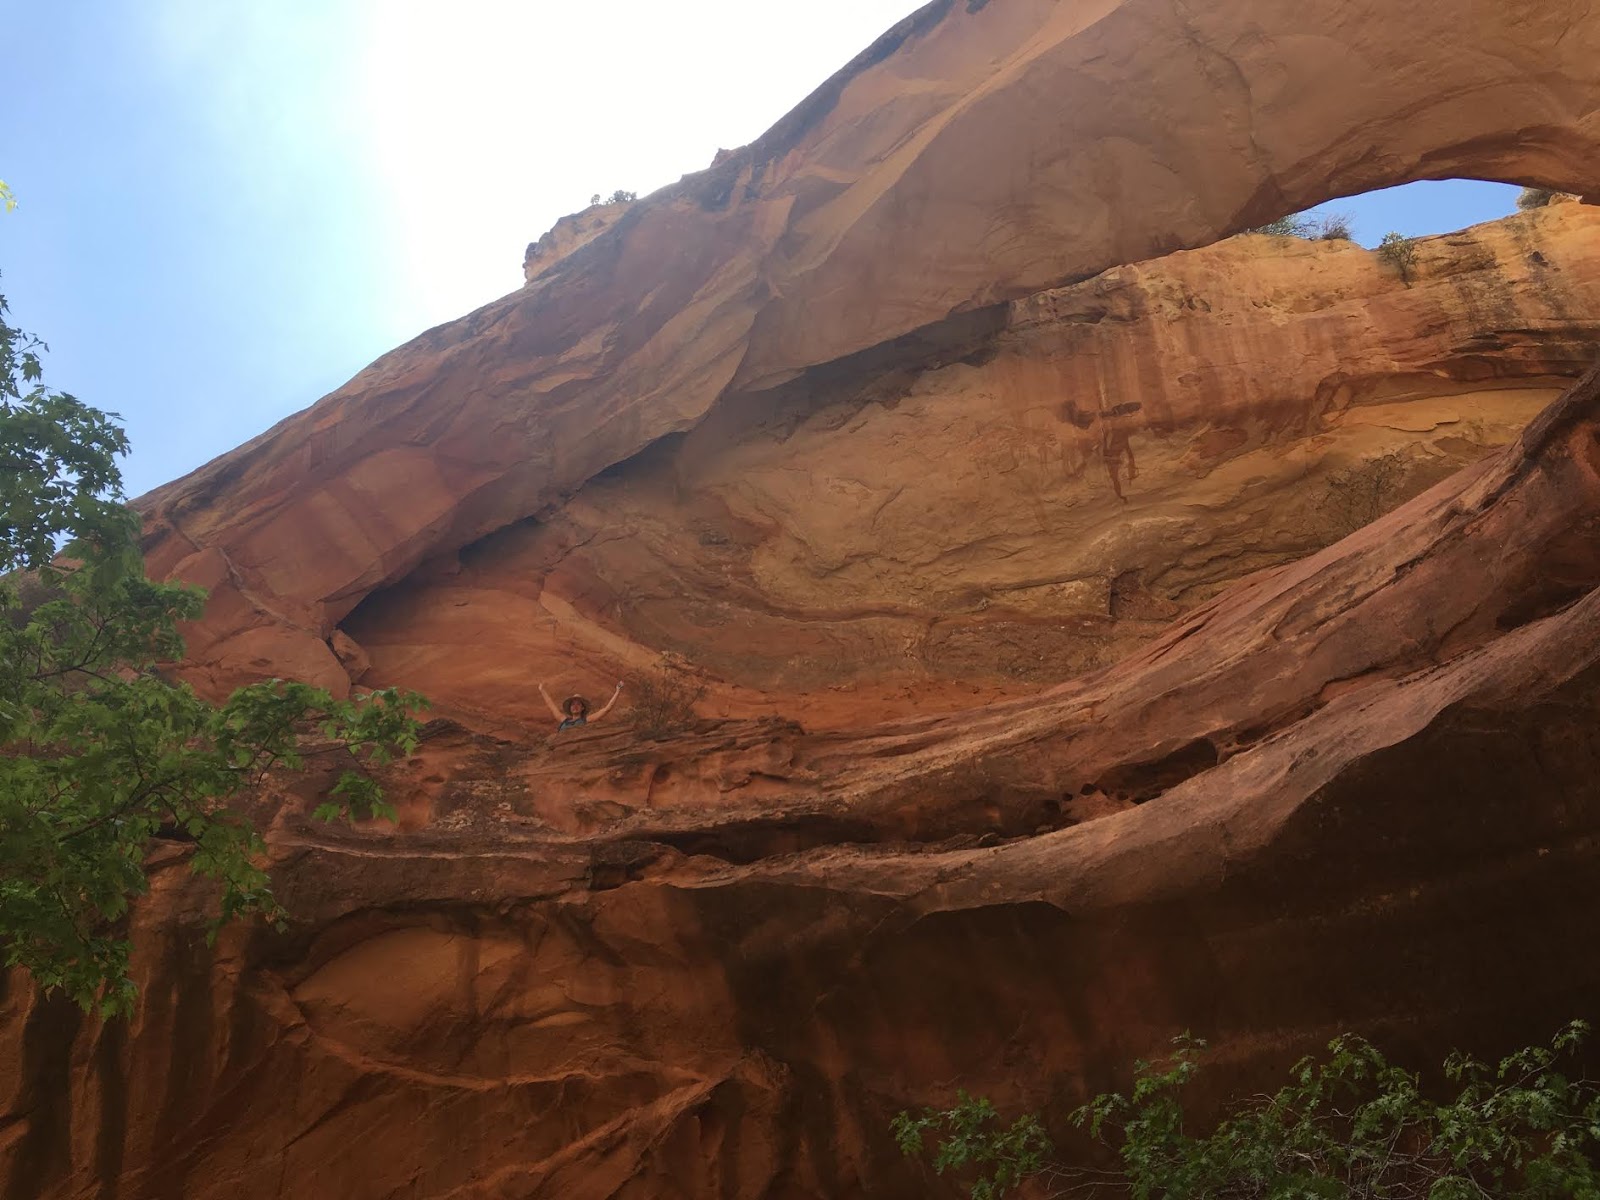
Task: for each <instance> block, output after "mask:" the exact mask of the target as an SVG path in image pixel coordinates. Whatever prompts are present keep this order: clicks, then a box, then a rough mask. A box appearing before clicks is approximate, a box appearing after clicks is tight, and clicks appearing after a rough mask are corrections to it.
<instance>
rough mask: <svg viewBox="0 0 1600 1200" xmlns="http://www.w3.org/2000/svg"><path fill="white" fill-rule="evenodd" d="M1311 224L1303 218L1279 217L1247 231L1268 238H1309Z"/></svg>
mask: <svg viewBox="0 0 1600 1200" xmlns="http://www.w3.org/2000/svg"><path fill="white" fill-rule="evenodd" d="M1311 229H1312V222H1311V221H1310V220H1309V219H1308V218H1306V217H1303V216H1288V217H1279V218H1278V219H1277V220H1276V221H1268V222H1267V223H1266V224H1265V225H1258V226H1256V227H1255V228H1254V229H1251V230H1249V231H1248V232H1250V233H1263V234H1266V235H1267V236H1269V237H1297V238H1303V237H1309V236H1310V234H1311Z"/></svg>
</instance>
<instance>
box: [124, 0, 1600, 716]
mask: <svg viewBox="0 0 1600 1200" xmlns="http://www.w3.org/2000/svg"><path fill="white" fill-rule="evenodd" d="M1468 10H1470V11H1468ZM1422 48H1426V49H1425V50H1423V49H1422ZM1597 63H1600V27H1597V24H1596V22H1594V21H1593V20H1591V19H1587V18H1584V17H1582V16H1581V15H1580V9H1579V6H1578V5H1577V4H1576V2H1575V0H1563V2H1562V3H1558V4H1555V5H1552V4H1550V3H1549V0H1507V2H1506V3H1499V4H1494V5H1473V6H1463V4H1462V3H1460V2H1459V0H1457V2H1440V3H1434V4H1429V5H1421V6H1411V7H1409V8H1406V9H1405V10H1404V11H1403V12H1398V11H1396V6H1395V5H1393V4H1390V3H1387V2H1381V0H1343V2H1342V3H1341V4H1339V5H1338V6H1336V7H1334V8H1316V7H1314V6H1309V5H1306V4H1304V3H1302V2H1300V0H1254V2H1253V3H1251V4H1250V5H1248V6H1241V5H1239V4H1233V3H1222V2H1220V0H1211V2H1209V3H1200V4H1185V5H1182V6H1174V5H1172V4H1170V3H1168V2H1167V0H1095V2H1094V3H1089V4H1071V5H1062V4H1058V3H1055V2H1054V0H1012V2H1008V3H1007V4H1004V5H995V4H972V3H968V4H964V5H962V4H955V3H953V0H936V2H935V3H932V4H929V5H927V6H925V7H924V8H923V9H921V10H920V11H919V12H918V13H916V14H914V15H913V16H911V17H908V18H907V19H906V20H905V21H903V22H901V24H900V25H899V26H897V27H896V28H895V29H894V30H892V31H890V33H888V34H886V35H885V36H884V37H883V38H882V39H880V41H879V42H878V43H877V44H876V45H874V46H873V47H872V48H871V49H869V50H868V51H867V52H865V53H864V54H863V55H861V56H860V57H859V58H858V59H857V60H856V61H855V62H853V63H851V64H850V65H849V66H848V67H847V68H846V69H845V70H843V71H841V72H840V73H839V74H838V75H836V76H835V77H834V78H833V79H831V80H829V81H828V82H827V83H826V84H825V85H824V86H823V87H822V88H820V89H819V90H818V91H817V93H815V94H814V95H813V96H812V97H811V98H810V99H808V100H807V101H806V102H805V103H804V104H802V105H801V106H800V107H799V108H797V109H796V110H795V111H794V112H793V113H791V114H790V115H789V116H788V117H787V118H785V119H784V120H783V121H782V122H780V123H779V124H778V125H777V126H775V127H774V128H773V129H772V130H771V131H770V132H769V133H768V134H766V135H765V136H764V137H762V138H761V139H759V140H758V141H756V142H755V143H753V144H752V145H750V146H748V147H746V148H744V149H743V150H742V151H740V152H738V153H737V154H736V155H735V156H734V157H733V158H731V159H729V160H727V161H726V162H724V163H722V164H721V165H719V166H718V167H716V168H715V169H713V170H709V171H706V172H702V173H700V174H697V175H693V176H690V177H688V178H687V179H685V180H684V182H683V183H681V184H680V185H677V186H676V187H673V188H668V189H666V190H664V191H662V192H659V193H657V194H656V195H655V196H652V197H649V198H647V199H646V200H643V201H640V202H639V203H637V204H633V205H629V206H627V211H626V212H625V213H623V214H622V215H621V216H620V217H619V218H618V219H617V220H616V222H615V223H614V224H612V225H611V226H609V227H608V228H607V229H606V230H605V231H604V233H602V234H601V235H600V236H597V237H595V238H594V239H593V240H592V241H589V242H588V243H587V244H585V245H583V246H582V247H581V248H580V249H579V250H577V251H576V252H574V253H572V254H569V255H566V256H564V257H561V258H560V259H559V260H558V261H556V262H555V263H554V264H553V265H552V266H551V267H550V268H549V269H548V270H546V271H544V272H543V273H542V274H539V275H538V276H536V277H535V278H534V279H533V280H532V281H531V282H530V283H529V284H528V285H527V286H526V287H525V288H523V289H522V290H521V291H519V292H517V293H515V294H513V295H511V296H508V297H506V298H505V299H503V300H500V301H498V302H496V303H494V304H491V305H488V306H487V307H485V308H483V309H480V310H479V311H478V312H476V313H474V314H472V315H471V316H469V317H466V318H463V319H462V320H461V321H458V322H454V323H451V324H448V325H444V326H440V327H439V328H437V329H434V330H431V331H429V332H428V333H426V334H424V335H422V336H421V337H419V338H417V339H416V340H414V341H413V342H411V343H410V344H408V345H407V346H404V347H402V348H400V349H399V350H397V351H395V352H393V353H392V354H389V355H387V356H385V357H384V358H383V359H381V360H379V361H378V362H377V363H375V364H373V366H371V367H370V368H368V369H367V370H366V371H364V372H362V373H361V374H360V375H359V376H357V377H356V378H355V379H354V380H352V381H351V382H350V384H348V385H347V386H346V387H344V388H342V389H340V390H339V391H338V392H336V393H334V394H333V395H331V396H329V397H327V398H326V399H324V400H323V401H322V402H320V403H319V404H318V405H316V406H315V407H313V408H311V409H309V410H307V411H306V412H304V413H302V414H299V415H297V416H295V417H292V418H290V419H289V420H287V421H285V422H284V423H283V424H281V425H280V426H278V427H277V428H276V429H275V430H273V431H271V432H270V433H269V434H266V435H264V436H263V437H261V438H258V439H256V440H255V441H253V442H251V443H250V444H248V445H247V446H244V447H241V448H240V449H239V450H237V451H235V452H234V453H232V454H230V455H227V456H225V457H224V458H222V459H219V460H217V461H216V462H215V463H212V464H211V465H210V466H208V467H206V468H204V469H202V470H201V471H198V472H196V473H195V474H194V475H191V476H189V477H188V478H187V479H185V480H182V481H179V482H178V483H176V484H173V485H169V486H168V487H166V488H163V489H161V490H159V491H158V492H156V493H153V494H152V495H151V496H150V497H147V498H146V506H147V509H148V511H149V512H150V515H151V518H152V529H153V537H154V540H153V544H152V547H151V561H152V563H153V564H154V565H155V566H156V567H157V569H159V570H162V571H171V572H176V573H177V574H180V575H182V576H184V577H185V578H191V579H194V580H195V581H196V582H199V583H202V584H205V585H206V586H208V587H211V588H212V589H213V590H214V591H215V592H218V593H223V592H226V593H227V596H226V597H222V596H220V595H219V599H218V601H217V603H216V605H215V608H214V611H213V613H212V614H211V615H210V616H209V617H208V620H207V622H206V624H205V626H204V627H203V628H202V629H201V630H199V631H197V632H196V636H195V637H194V638H193V639H192V644H191V652H192V653H193V654H194V656H195V658H196V660H197V662H199V663H201V664H206V665H208V666H209V667H211V669H212V671H213V675H214V677H215V680H216V682H217V683H218V684H226V683H228V682H232V681H235V680H236V679H237V678H239V677H240V676H241V674H249V673H250V672H258V671H260V670H262V669H264V668H267V667H268V666H270V664H273V663H285V664H289V665H291V666H292V667H293V669H294V670H295V671H296V672H297V673H299V674H303V675H306V676H307V677H314V678H316V679H318V680H319V681H320V682H324V683H328V684H330V685H333V686H342V685H343V682H344V678H345V676H344V672H343V671H342V670H341V668H340V666H339V664H338V662H337V661H336V659H335V657H334V656H333V654H332V653H331V652H330V651H329V649H328V647H327V645H326V639H327V638H328V637H329V636H330V635H331V633H332V630H333V626H334V625H335V624H336V623H337V622H338V621H339V620H340V619H341V618H342V617H343V616H345V615H346V614H347V613H348V612H349V611H350V610H351V609H352V608H354V607H355V606H356V604H357V603H359V602H360V600H361V599H362V598H363V597H364V596H366V595H367V594H368V593H370V592H371V591H372V590H373V589H374V588H376V587H379V586H382V585H384V584H388V583H392V582H394V581H396V580H398V579H400V578H402V577H403V576H405V575H406V574H407V573H409V572H410V571H411V570H413V569H414V568H415V567H416V566H417V565H418V564H420V563H423V562H426V561H428V560H429V559H432V558H438V557H440V556H448V555H449V554H451V553H453V552H454V551H455V550H457V549H458V548H460V547H461V546H464V545H466V544H468V543H471V542H473V541H475V540H477V539H478V538H481V537H482V536H484V535H485V534H488V533H490V532H492V531H494V530H496V529H500V528H503V527H505V526H506V525H508V524H511V523H512V522H515V521H517V520H521V519H523V518H526V517H529V516H535V515H541V514H544V513H546V512H548V511H549V510H550V509H551V508H552V507H553V506H554V505H556V504H559V503H560V502H561V501H562V500H563V499H564V498H565V497H567V496H569V495H570V494H571V493H572V492H573V491H574V490H576V489H577V488H578V487H579V486H580V485H581V484H582V483H584V482H585V481H586V480H588V479H590V478H592V477H594V476H595V475H596V474H598V473H599V472H601V471H603V470H605V469H606V468H607V467H609V466H612V465H613V464H615V463H618V462H621V461H624V460H626V459H628V458H630V457H631V456H633V455H634V454H636V453H638V452H639V451H640V450H642V449H644V448H645V447H646V446H648V445H650V444H651V443H652V442H654V441H656V440H657V439H659V438H661V437H663V436H666V435H669V434H674V433H680V432H683V431H685V430H687V429H690V428H693V427H694V426H695V425H696V424H697V423H699V422H700V421H701V420H702V419H703V418H704V417H705V416H706V414H707V412H708V411H710V410H711V409H712V407H713V405H714V404H715V402H716V401H717V399H718V397H719V396H721V395H723V394H724V393H726V392H729V391H730V390H732V391H750V390H756V389H760V388H767V387H771V386H774V385H776V384H778V383H781V382H783V381H784V380H787V379H791V378H792V377H793V376H794V375H795V374H796V373H797V372H799V371H802V370H805V369H807V368H810V367H813V366H816V365H819V364H824V363H829V362H833V361H836V360H838V359H840V358H842V357H844V356H846V355H849V354H851V353H854V352H858V351H861V350H865V349H869V348H871V347H873V346H877V345H881V344H883V343H885V342H888V341H890V340H891V339H894V338H896V337H899V336H902V335H905V334H908V333H910V332H911V331H914V330H917V329H920V328H923V327H925V326H928V325H930V324H934V323H938V322H941V321H944V320H945V319H946V318H948V317H949V316H950V315H951V314H953V313H961V312H965V311H969V310H971V309H974V308H980V307H983V306H985V305H989V304H992V303H994V302H997V301H1000V300H1004V299H1007V298H1013V297H1020V296H1024V295H1029V294H1032V293H1035V292H1037V291H1039V290H1041V289H1044V288H1048V287H1053V286H1056V285H1059V284H1061V283H1062V282H1063V281H1067V280H1072V279H1082V278H1085V277H1087V276H1090V275H1092V274H1094V273H1096V272H1098V271H1101V270H1103V269H1104V268H1106V267H1109V266H1112V265H1113V264H1116V263H1119V262H1132V261H1138V260H1142V259H1146V258H1150V257H1152V256H1154V255H1157V254H1161V253H1165V252H1168V251H1171V250H1174V249H1177V248H1180V247H1183V246H1193V245H1199V244H1202V243H1205V242H1207V241H1210V240H1212V239H1213V238H1214V237H1216V236H1217V235H1219V234H1224V233H1229V232H1232V231H1235V230H1238V229H1241V228H1245V227H1248V226H1251V225H1254V224H1256V223H1259V222H1260V221H1263V220H1266V219H1268V218H1270V217H1273V216H1276V215H1279V214H1282V213H1285V212H1289V211H1292V210H1294V209H1296V208H1300V207H1304V206H1306V205H1309V204H1311V203H1313V202H1315V201H1318V200H1321V199H1324V198H1326V197H1328V196H1331V195H1341V194H1349V193H1354V192H1359V191H1363V190H1366V189H1369V188H1374V187H1379V186H1382V185H1385V184H1393V183H1401V182H1404V181H1406V180H1409V179H1419V178H1445V177H1450V176H1454V175H1461V174H1469V175H1472V174H1475V175H1478V176H1481V177H1488V178H1500V179H1507V180H1512V181H1517V182H1523V183H1530V184H1540V185H1544V186H1548V187H1553V188H1558V189H1565V190H1571V191H1577V192H1583V191H1585V190H1586V189H1588V188H1590V186H1591V182H1592V180H1593V179H1594V178H1595V176H1596V173H1597V168H1600V109H1597V108H1596V99H1595V97H1596V96H1597V95H1600V67H1597V65H1596V64H1597ZM1333 96H1337V97H1338V100H1337V101H1336V102H1335V101H1333V100H1331V99H1330V98H1331V97H1333Z"/></svg>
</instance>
